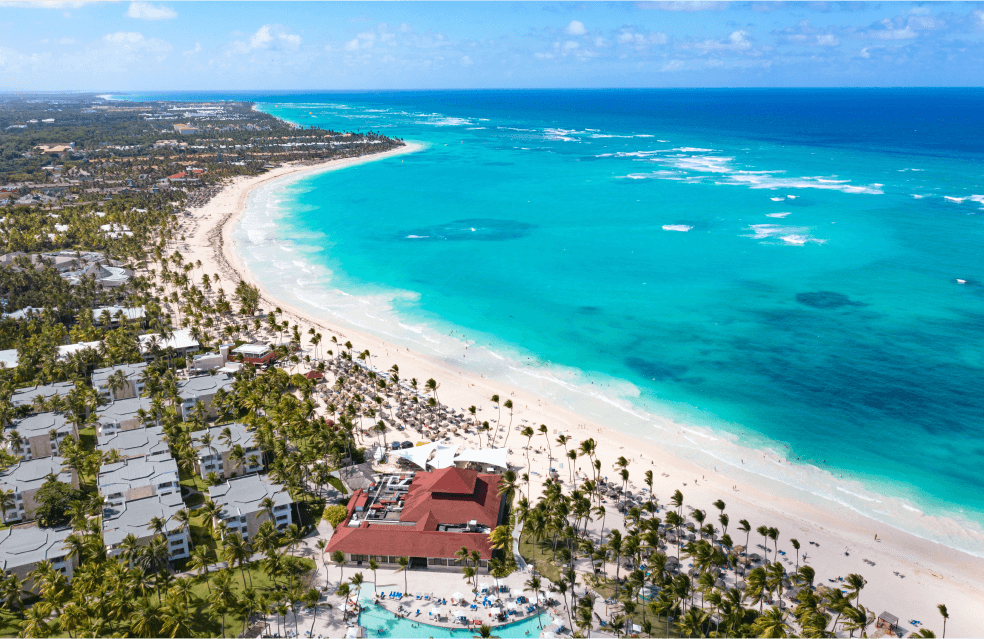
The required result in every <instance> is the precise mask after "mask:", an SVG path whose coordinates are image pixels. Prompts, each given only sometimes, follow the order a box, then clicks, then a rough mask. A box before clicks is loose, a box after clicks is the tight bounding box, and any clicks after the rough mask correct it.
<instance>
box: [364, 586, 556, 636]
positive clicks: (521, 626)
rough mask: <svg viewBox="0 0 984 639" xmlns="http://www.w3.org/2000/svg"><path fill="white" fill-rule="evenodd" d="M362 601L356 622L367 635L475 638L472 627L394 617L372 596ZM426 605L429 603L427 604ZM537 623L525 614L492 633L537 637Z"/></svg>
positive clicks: (538, 623) (424, 614)
mask: <svg viewBox="0 0 984 639" xmlns="http://www.w3.org/2000/svg"><path fill="white" fill-rule="evenodd" d="M362 602H363V605H364V606H366V609H365V610H363V611H362V613H361V614H360V616H359V623H360V624H361V625H363V626H365V628H366V630H367V636H368V637H435V638H437V637H475V636H476V634H477V631H476V630H475V629H471V630H469V629H466V628H454V629H449V628H442V627H440V626H431V625H428V624H426V623H415V622H413V621H412V620H410V619H403V618H401V617H397V616H396V615H394V614H393V613H391V612H388V611H386V610H383V609H382V608H379V607H377V606H376V605H374V604H373V603H372V597H371V596H369V597H366V596H363V598H362ZM429 608H431V606H428V609H429ZM445 608H446V607H445ZM421 610H422V611H423V615H422V616H426V611H424V609H423V608H421ZM472 615H474V613H472ZM540 625H541V622H540V621H539V620H537V618H536V617H527V618H526V619H524V620H522V621H517V622H516V623H511V624H508V625H505V626H497V627H496V628H495V632H494V633H493V634H494V635H495V636H497V637H504V638H509V639H512V638H520V637H539V636H540ZM548 625H550V616H549V615H545V616H544V617H543V627H544V628H546V627H547V626H548ZM527 632H529V634H527Z"/></svg>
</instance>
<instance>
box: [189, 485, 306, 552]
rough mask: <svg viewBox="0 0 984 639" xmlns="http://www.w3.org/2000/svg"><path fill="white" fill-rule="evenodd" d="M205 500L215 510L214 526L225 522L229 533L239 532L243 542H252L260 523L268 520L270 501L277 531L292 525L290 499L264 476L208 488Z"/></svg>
mask: <svg viewBox="0 0 984 639" xmlns="http://www.w3.org/2000/svg"><path fill="white" fill-rule="evenodd" d="M208 497H209V499H211V500H212V502H213V503H214V504H215V505H216V506H217V507H218V513H219V514H218V515H217V517H216V524H218V523H219V522H220V521H222V522H225V525H226V530H227V531H228V532H238V533H239V534H240V535H242V536H243V539H252V537H253V535H255V534H256V531H257V530H259V528H260V524H262V523H263V522H264V521H267V520H268V519H271V513H270V509H268V506H269V504H267V505H264V502H265V500H266V499H269V500H270V501H271V502H272V511H273V515H272V519H273V522H274V523H275V524H276V526H277V528H284V527H286V526H288V525H290V524H291V523H292V522H293V519H294V518H293V515H292V514H291V508H290V507H291V504H293V503H294V500H293V499H291V497H290V494H289V493H288V492H287V489H286V488H284V487H283V486H281V485H280V484H277V483H275V482H273V481H271V480H270V478H269V477H267V476H266V475H244V476H242V477H236V478H234V479H230V480H229V481H227V482H226V483H224V484H219V485H218V486H212V487H211V488H209V489H208Z"/></svg>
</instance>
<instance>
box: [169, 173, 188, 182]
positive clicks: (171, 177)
mask: <svg viewBox="0 0 984 639" xmlns="http://www.w3.org/2000/svg"><path fill="white" fill-rule="evenodd" d="M185 176H186V173H185V172H184V171H182V172H181V173H175V174H174V175H169V176H167V179H169V180H183V179H184V178H185Z"/></svg>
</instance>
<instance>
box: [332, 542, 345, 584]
mask: <svg viewBox="0 0 984 639" xmlns="http://www.w3.org/2000/svg"><path fill="white" fill-rule="evenodd" d="M331 561H332V563H333V564H335V565H336V566H338V583H339V584H341V583H342V581H343V580H344V576H343V573H344V571H345V553H343V552H342V551H341V550H336V551H335V552H333V553H331Z"/></svg>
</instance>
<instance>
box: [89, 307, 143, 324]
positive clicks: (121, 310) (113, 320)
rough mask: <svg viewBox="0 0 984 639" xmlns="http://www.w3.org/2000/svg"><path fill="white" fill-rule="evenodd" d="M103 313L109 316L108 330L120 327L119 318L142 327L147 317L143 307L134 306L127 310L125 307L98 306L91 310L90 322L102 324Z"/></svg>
mask: <svg viewBox="0 0 984 639" xmlns="http://www.w3.org/2000/svg"><path fill="white" fill-rule="evenodd" d="M104 313H108V314H109V324H108V326H109V328H116V327H117V326H119V325H120V322H119V318H120V317H122V318H123V319H126V320H127V321H130V322H136V323H138V324H140V325H143V323H144V319H145V318H146V316H147V311H146V310H145V309H144V307H143V306H135V307H133V308H127V307H125V306H99V307H97V308H94V309H92V321H93V322H96V323H97V324H103V317H104V315H103V314H104Z"/></svg>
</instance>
